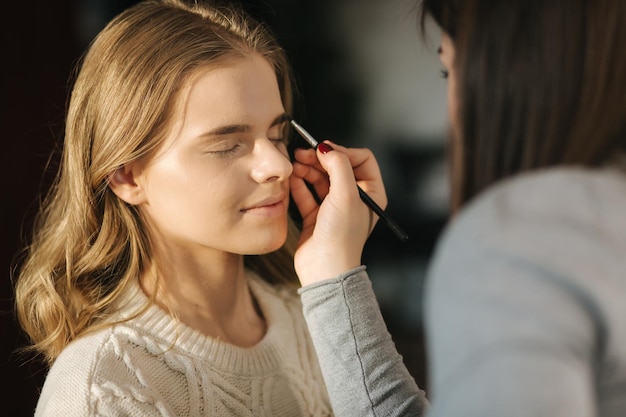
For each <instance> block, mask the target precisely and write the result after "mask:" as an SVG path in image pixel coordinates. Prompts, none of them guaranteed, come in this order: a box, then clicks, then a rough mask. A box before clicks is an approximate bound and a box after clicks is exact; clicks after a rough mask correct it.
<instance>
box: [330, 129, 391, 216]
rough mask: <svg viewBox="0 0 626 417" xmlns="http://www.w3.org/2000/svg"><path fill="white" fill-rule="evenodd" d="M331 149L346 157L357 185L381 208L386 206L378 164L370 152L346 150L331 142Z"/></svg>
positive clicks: (360, 149) (367, 150) (365, 150)
mask: <svg viewBox="0 0 626 417" xmlns="http://www.w3.org/2000/svg"><path fill="white" fill-rule="evenodd" d="M325 143H328V144H331V146H332V148H333V149H334V150H336V151H338V152H340V153H343V154H344V155H346V156H347V157H348V160H349V161H350V165H351V166H352V171H353V174H354V177H355V179H356V181H357V184H358V185H359V187H361V189H363V191H365V192H366V193H368V194H371V196H372V198H374V200H375V201H376V203H378V205H380V206H381V207H382V208H385V207H386V206H387V196H386V193H385V186H384V184H383V181H382V175H381V172H380V168H379V166H378V162H377V161H376V158H375V156H374V154H373V153H372V151H371V150H369V149H367V148H346V147H344V146H341V145H337V144H335V143H334V142H331V141H325Z"/></svg>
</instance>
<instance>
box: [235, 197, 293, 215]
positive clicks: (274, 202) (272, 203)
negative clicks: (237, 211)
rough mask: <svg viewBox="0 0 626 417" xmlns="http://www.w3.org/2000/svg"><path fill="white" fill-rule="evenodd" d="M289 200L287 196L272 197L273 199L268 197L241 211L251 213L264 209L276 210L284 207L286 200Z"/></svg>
mask: <svg viewBox="0 0 626 417" xmlns="http://www.w3.org/2000/svg"><path fill="white" fill-rule="evenodd" d="M286 198H287V196H286V195H285V194H280V195H277V196H271V197H267V198H265V199H263V200H260V201H258V202H256V203H254V204H252V205H250V206H248V207H245V208H243V209H241V211H243V212H249V211H254V210H261V209H264V208H274V207H277V206H279V205H282V204H283V203H284V201H285V199H286Z"/></svg>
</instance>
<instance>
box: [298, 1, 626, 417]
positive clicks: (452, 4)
mask: <svg viewBox="0 0 626 417" xmlns="http://www.w3.org/2000/svg"><path fill="white" fill-rule="evenodd" d="M428 18H433V19H434V20H435V21H436V22H437V23H438V25H439V28H440V29H441V49H440V58H441V62H442V65H443V67H444V70H443V73H444V74H445V75H446V76H447V83H448V110H449V120H450V123H451V125H450V148H449V152H450V158H449V161H450V172H451V185H450V187H451V195H452V207H451V219H450V222H449V225H448V226H447V228H446V230H445V231H444V233H443V235H442V237H441V240H440V242H439V243H438V245H437V248H436V251H435V254H434V257H433V259H432V263H431V265H430V268H429V270H428V275H427V282H426V294H425V300H424V302H425V320H426V323H425V325H426V337H427V343H428V345H427V346H428V352H427V353H428V355H427V356H428V359H429V384H428V385H429V391H428V397H429V400H430V404H429V403H428V401H427V400H426V398H425V393H424V391H422V390H420V389H419V388H418V387H417V386H416V384H415V382H414V380H413V379H412V378H411V376H410V375H409V373H408V372H407V370H406V368H405V367H404V365H403V364H402V360H401V357H400V356H399V355H398V353H397V351H396V350H395V347H394V344H393V341H392V339H391V337H390V335H389V333H388V331H387V329H386V327H385V323H384V322H383V319H382V317H381V315H380V311H379V309H378V308H377V303H376V299H375V296H374V293H373V292H372V288H371V285H370V282H369V280H368V276H367V271H366V269H365V266H363V265H361V264H360V256H361V251H362V248H363V245H364V243H365V241H366V239H367V236H368V233H369V232H370V231H371V229H372V227H373V218H372V214H371V213H370V212H369V211H368V210H367V209H366V208H365V206H364V204H363V203H362V202H361V201H360V200H359V197H358V194H357V192H356V187H355V181H354V178H355V177H356V182H357V183H358V184H359V185H360V186H361V188H363V189H364V190H365V191H366V192H367V193H368V194H369V195H371V196H372V198H373V199H374V200H376V201H377V202H378V203H379V204H380V205H381V206H383V207H384V206H385V203H386V198H385V193H384V189H383V184H382V181H381V178H380V173H379V171H378V167H377V165H376V163H375V161H374V157H373V156H372V155H371V154H369V153H368V152H366V151H362V150H359V151H356V150H350V151H348V150H346V149H344V148H342V147H340V146H337V145H335V144H332V143H330V144H328V145H330V146H325V147H323V148H322V147H319V148H318V150H317V151H316V152H315V151H313V150H300V151H298V153H296V159H297V161H298V162H297V163H296V164H295V165H294V175H293V176H292V179H291V187H292V193H293V197H294V200H295V201H296V203H297V205H298V207H299V208H300V211H301V212H302V215H303V218H304V230H303V233H302V236H301V243H300V247H299V249H298V250H297V252H296V258H295V262H296V263H295V266H296V271H297V273H298V275H299V277H300V280H301V282H302V284H303V288H302V289H301V290H300V293H301V298H302V302H303V306H304V314H305V318H306V320H307V323H308V326H309V328H310V331H311V334H312V337H313V340H314V344H315V348H316V350H317V352H318V356H319V358H320V361H321V366H322V371H323V374H324V377H325V379H326V384H327V386H328V389H329V393H330V395H331V402H332V404H333V407H334V411H335V413H336V414H337V415H341V416H360V417H361V416H388V415H397V416H419V415H424V414H426V415H428V416H432V417H435V416H436V417H474V416H475V417H478V416H480V417H502V416H549V417H560V416H567V417H573V416H574V417H591V416H601V417H618V416H624V415H626V395H625V394H624V393H625V389H626V326H624V321H625V320H626V302H625V300H626V273H625V271H626V214H625V213H626V158H625V154H624V152H625V151H626V53H625V52H624V51H626V2H624V1H621V0H464V1H458V0H425V1H423V2H421V3H420V20H421V24H422V28H424V22H425V20H426V19H428ZM333 148H334V150H332V149H333ZM351 167H353V168H354V170H352V169H351ZM304 181H308V182H310V183H312V184H313V185H314V189H315V191H316V192H317V193H318V194H320V195H321V196H322V197H324V200H323V202H322V204H321V205H319V206H318V205H317V203H316V202H315V200H314V199H313V198H312V196H311V195H310V193H307V190H306V188H305V185H304ZM331 184H332V185H331ZM416 302H420V301H418V300H416Z"/></svg>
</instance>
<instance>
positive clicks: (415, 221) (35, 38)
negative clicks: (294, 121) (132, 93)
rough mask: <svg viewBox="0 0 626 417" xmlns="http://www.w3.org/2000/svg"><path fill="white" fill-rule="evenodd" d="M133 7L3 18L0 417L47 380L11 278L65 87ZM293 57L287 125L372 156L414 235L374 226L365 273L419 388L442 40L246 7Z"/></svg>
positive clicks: (438, 182)
mask: <svg viewBox="0 0 626 417" xmlns="http://www.w3.org/2000/svg"><path fill="white" fill-rule="evenodd" d="M132 3H134V2H133V1H131V0H127V1H124V0H56V1H54V2H49V1H44V0H33V1H30V2H13V3H11V4H10V5H8V6H6V7H5V13H6V14H5V18H6V19H7V20H14V21H15V25H3V26H2V31H3V36H2V42H3V48H2V50H3V51H4V52H5V56H4V57H3V63H4V77H2V112H1V113H0V114H1V125H0V128H1V129H2V130H1V131H2V136H1V138H2V144H3V150H2V152H0V155H1V158H2V162H1V164H0V166H1V167H2V170H3V175H2V188H3V193H2V196H3V197H2V198H3V204H2V220H1V222H0V236H1V238H0V239H1V242H2V250H1V251H0V253H1V254H2V255H1V266H2V275H1V276H0V344H1V346H0V354H1V356H0V378H2V379H3V381H2V382H3V386H4V387H5V388H4V389H3V390H0V393H1V395H2V396H3V398H2V399H3V400H4V401H1V403H2V404H3V406H2V409H1V411H0V414H2V415H11V416H29V415H32V412H33V409H34V405H35V402H36V399H37V395H38V389H39V387H40V386H41V383H42V381H43V378H44V376H45V368H44V367H43V366H42V365H41V364H40V363H38V362H37V361H34V360H29V358H28V357H23V356H18V355H17V354H16V353H15V349H16V348H18V347H19V346H23V344H24V343H25V340H24V338H23V336H22V335H21V334H20V332H19V331H18V328H17V325H16V323H15V321H14V317H13V314H12V310H13V306H12V297H13V295H12V284H11V280H10V265H11V263H12V261H13V258H14V256H15V255H16V253H17V251H18V250H19V248H20V247H21V245H22V240H21V237H22V236H26V235H28V232H29V229H30V226H31V222H32V216H33V214H34V212H35V210H36V207H37V199H38V195H39V192H40V191H42V190H45V189H46V188H47V186H48V185H49V183H50V180H51V178H52V175H53V173H54V172H55V169H56V167H57V163H58V159H57V158H56V157H55V156H53V157H50V153H51V152H52V151H53V150H57V151H58V150H59V149H60V146H61V144H62V140H61V138H62V128H63V117H64V109H65V100H66V95H67V93H68V92H67V80H68V78H69V75H70V71H71V70H72V68H73V65H74V64H75V62H76V60H77V59H78V57H79V56H80V54H81V53H82V52H83V51H84V48H85V47H86V45H87V44H88V42H89V41H90V40H91V38H92V37H93V36H94V35H95V33H96V32H97V31H98V30H100V28H101V27H102V26H103V25H104V24H105V23H106V22H107V21H108V20H109V19H110V18H111V17H112V16H113V15H114V14H116V13H117V12H119V11H120V10H122V9H123V8H125V7H127V6H128V5H130V4H132ZM243 4H244V6H245V7H246V8H248V10H249V11H250V12H251V13H252V14H254V15H256V16H257V17H258V18H259V19H261V20H264V21H266V22H267V23H268V24H269V25H270V26H271V27H272V28H273V30H274V32H275V34H276V36H277V37H278V38H279V40H280V42H281V43H282V44H283V45H284V47H285V49H286V50H287V52H288V54H289V56H290V59H291V61H292V64H293V66H294V69H295V72H296V75H297V83H298V87H299V90H300V93H301V96H300V101H299V104H298V111H297V112H296V114H295V116H296V117H297V118H298V119H299V121H300V122H301V123H302V124H303V125H304V126H305V127H306V128H307V129H308V130H310V131H311V133H313V134H314V135H315V136H317V137H318V138H319V139H326V138H328V139H332V140H334V141H336V142H338V143H342V144H345V145H348V146H367V147H370V148H371V149H372V150H373V151H374V152H375V154H376V156H377V158H378V160H379V162H380V166H381V170H382V172H383V176H384V179H385V183H386V186H387V190H388V195H389V207H388V211H389V213H390V214H391V215H392V216H393V217H394V218H395V219H396V220H397V221H398V223H399V224H400V225H401V226H402V227H403V228H405V229H406V231H407V232H408V233H409V235H410V240H409V242H407V243H401V242H400V241H399V240H398V239H396V238H395V236H394V235H393V234H392V233H391V232H390V231H389V230H388V229H387V228H386V227H385V226H384V225H383V224H379V225H378V226H377V227H376V229H375V230H374V232H373V234H372V237H371V238H370V240H369V242H368V244H367V246H366V250H365V254H364V263H366V264H367V265H368V268H369V271H370V274H371V276H372V281H373V284H374V288H375V291H376V293H377V296H378V297H379V301H380V303H381V308H382V310H383V314H384V315H385V318H386V319H387V323H388V325H389V328H390V331H391V333H392V335H393V337H394V340H395V341H396V343H397V345H398V349H399V350H400V353H402V354H403V356H404V358H405V362H406V363H407V366H408V367H409V370H410V371H411V372H412V374H413V375H414V376H415V378H416V379H417V381H418V383H420V384H422V386H425V380H426V369H425V366H424V359H425V354H424V350H423V335H422V330H421V288H422V285H423V275H424V274H423V273H424V269H425V267H426V265H427V262H428V258H429V256H430V251H431V249H432V246H433V243H434V241H435V240H436V238H437V236H438V234H439V232H440V230H441V227H442V226H443V224H444V223H445V219H446V210H447V193H446V181H447V180H446V170H445V164H444V156H443V154H444V147H445V141H444V137H445V124H446V120H445V103H444V100H445V93H444V88H445V85H444V82H443V80H441V79H439V64H438V61H437V56H436V48H437V42H438V38H437V33H436V32H433V37H432V39H431V41H430V42H429V43H426V44H425V43H424V42H423V40H422V39H421V38H420V35H419V30H418V22H417V16H416V15H415V12H414V10H412V7H413V6H414V2H413V0H332V1H331V0H316V1H313V0H299V1H288V0H257V1H254V0H247V1H243Z"/></svg>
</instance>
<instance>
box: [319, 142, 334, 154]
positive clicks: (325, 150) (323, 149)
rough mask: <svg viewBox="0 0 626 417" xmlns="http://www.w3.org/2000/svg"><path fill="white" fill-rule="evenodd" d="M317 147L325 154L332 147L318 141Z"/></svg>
mask: <svg viewBox="0 0 626 417" xmlns="http://www.w3.org/2000/svg"><path fill="white" fill-rule="evenodd" d="M317 149H319V151H320V152H321V153H323V154H327V153H328V152H330V151H332V150H333V147H332V146H330V145H329V144H327V143H323V142H322V143H320V144H319V145H317Z"/></svg>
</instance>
